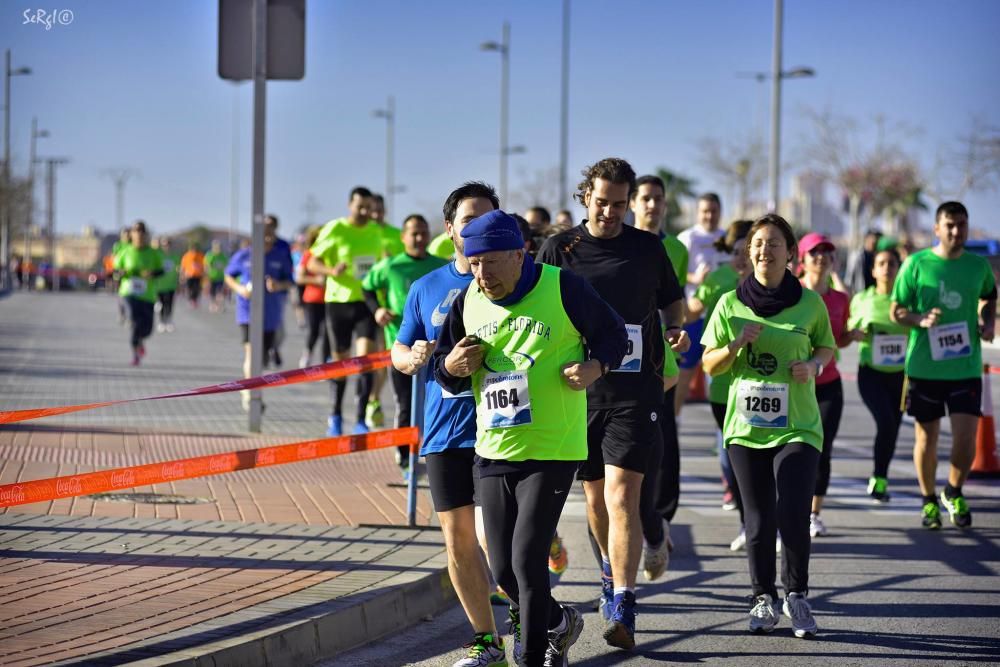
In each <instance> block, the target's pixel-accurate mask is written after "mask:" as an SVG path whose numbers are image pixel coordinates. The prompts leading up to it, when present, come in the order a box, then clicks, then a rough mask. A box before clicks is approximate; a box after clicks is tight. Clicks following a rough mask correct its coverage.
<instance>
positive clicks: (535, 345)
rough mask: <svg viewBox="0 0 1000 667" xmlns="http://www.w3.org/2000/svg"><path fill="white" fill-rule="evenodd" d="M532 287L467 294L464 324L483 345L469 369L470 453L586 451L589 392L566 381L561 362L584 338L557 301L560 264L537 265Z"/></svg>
mask: <svg viewBox="0 0 1000 667" xmlns="http://www.w3.org/2000/svg"><path fill="white" fill-rule="evenodd" d="M541 270H542V275H541V277H540V278H539V279H538V283H537V284H536V285H535V287H534V288H533V289H532V290H531V291H530V292H528V294H527V295H525V297H524V298H523V299H521V300H520V301H518V302H517V303H514V304H511V305H509V306H498V305H496V304H494V303H493V302H492V301H490V300H489V299H488V298H486V296H485V295H483V293H482V292H481V291H480V290H479V289H478V288H477V287H476V286H475V284H473V285H471V286H470V287H469V290H468V291H467V292H466V296H465V318H464V320H465V331H466V332H467V333H468V334H469V335H475V336H478V337H479V338H480V339H481V340H482V342H483V346H484V351H483V366H482V368H480V369H479V370H478V371H476V372H475V373H473V375H472V392H473V395H474V396H475V399H476V431H477V433H476V453H477V454H479V455H480V456H482V457H484V458H487V459H493V460H504V461H527V460H536V461H582V460H584V459H586V458H587V392H585V391H574V390H572V389H570V388H569V386H568V385H567V384H566V382H565V380H563V376H562V370H561V368H562V366H563V365H564V364H567V363H571V362H582V361H583V360H584V356H583V338H582V336H581V335H580V332H579V331H577V329H576V327H575V326H573V323H572V322H571V321H570V319H569V315H567V314H566V309H565V308H563V304H562V295H561V294H560V291H559V274H560V270H559V269H558V268H556V267H554V266H549V265H546V264H543V265H541Z"/></svg>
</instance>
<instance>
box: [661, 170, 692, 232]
mask: <svg viewBox="0 0 1000 667" xmlns="http://www.w3.org/2000/svg"><path fill="white" fill-rule="evenodd" d="M656 175H657V176H659V177H660V178H661V179H662V180H663V186H664V192H663V195H664V198H665V199H666V202H667V210H666V213H664V216H663V226H664V228H665V229H666V231H670V232H674V233H676V232H678V231H680V230H679V229H677V228H676V226H675V225H676V222H677V219H678V218H680V217H681V213H682V211H681V199H682V198H684V197H694V196H695V193H694V183H695V181H694V179H691V178H688V177H687V176H681V175H680V174H677V173H675V172H672V171H670V170H669V169H667V168H666V167H659V168H658V169H657V170H656Z"/></svg>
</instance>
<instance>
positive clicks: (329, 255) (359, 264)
mask: <svg viewBox="0 0 1000 667" xmlns="http://www.w3.org/2000/svg"><path fill="white" fill-rule="evenodd" d="M384 238H385V236H384V234H383V232H382V228H381V227H380V226H379V225H378V224H376V223H374V222H372V221H368V222H366V223H365V224H363V225H355V224H353V223H351V222H349V221H348V220H347V219H346V218H338V219H337V220H331V221H330V222H328V223H326V225H325V226H324V227H323V229H322V230H320V233H319V236H318V237H317V238H316V242H315V243H314V244H313V246H312V248H310V250H311V251H312V254H313V257H318V258H319V259H321V260H322V261H323V263H324V264H326V265H327V266H328V267H331V268H332V267H334V266H336V265H337V264H339V263H341V262H343V263H344V264H346V265H347V268H346V269H345V270H344V272H343V273H341V274H340V275H339V276H327V277H326V293H325V295H324V297H325V300H326V302H327V303H353V302H356V301H362V300H363V298H364V297H363V296H362V294H361V281H362V280H364V277H365V276H366V275H367V274H368V272H369V271H371V268H372V267H373V266H375V263H376V262H377V261H378V260H379V259H381V258H382V256H383V255H384V248H385V244H384Z"/></svg>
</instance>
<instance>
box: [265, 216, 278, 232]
mask: <svg viewBox="0 0 1000 667" xmlns="http://www.w3.org/2000/svg"><path fill="white" fill-rule="evenodd" d="M264 224H265V225H274V228H275V229H277V228H278V216H276V215H275V214H273V213H268V214H267V215H265V216H264Z"/></svg>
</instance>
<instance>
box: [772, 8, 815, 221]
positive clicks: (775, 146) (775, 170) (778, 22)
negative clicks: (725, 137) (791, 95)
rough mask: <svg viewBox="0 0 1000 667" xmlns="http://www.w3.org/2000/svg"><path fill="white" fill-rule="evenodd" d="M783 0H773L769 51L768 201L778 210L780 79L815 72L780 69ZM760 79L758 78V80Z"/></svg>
mask: <svg viewBox="0 0 1000 667" xmlns="http://www.w3.org/2000/svg"><path fill="white" fill-rule="evenodd" d="M783 24H784V0H774V45H773V48H772V51H771V147H770V148H771V149H770V151H769V153H768V170H767V173H768V184H769V188H768V202H767V208H768V210H770V211H777V210H778V202H779V199H778V197H779V189H780V183H779V179H780V177H781V80H782V79H793V78H803V77H812V76H815V75H816V72H815V71H814V70H812V69H811V68H809V67H796V68H793V69H791V70H788V71H782V69H781V44H782V26H783ZM760 80H761V79H758V81H760Z"/></svg>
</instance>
